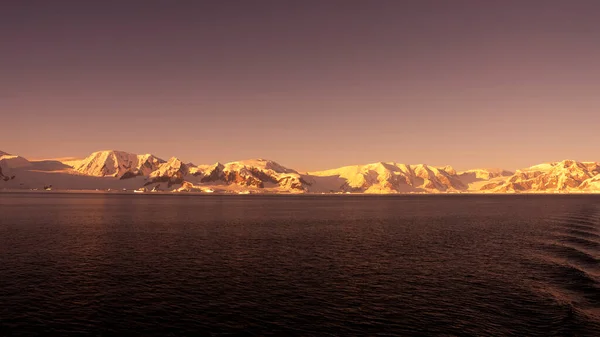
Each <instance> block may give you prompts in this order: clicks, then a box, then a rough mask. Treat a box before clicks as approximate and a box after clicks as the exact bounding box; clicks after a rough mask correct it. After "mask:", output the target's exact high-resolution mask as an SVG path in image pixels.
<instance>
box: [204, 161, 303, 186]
mask: <svg viewBox="0 0 600 337" xmlns="http://www.w3.org/2000/svg"><path fill="white" fill-rule="evenodd" d="M194 175H195V176H196V177H197V178H198V179H199V182H200V183H202V184H235V185H238V186H242V187H248V188H254V189H257V188H258V189H263V188H269V189H272V190H278V191H289V192H305V191H308V187H309V183H308V182H307V181H305V180H304V179H303V177H302V175H301V174H299V173H298V172H296V171H294V170H292V169H289V168H287V167H284V166H282V165H280V164H278V163H276V162H274V161H271V160H265V159H255V160H243V161H236V162H231V163H227V164H220V163H216V164H214V165H210V166H198V167H196V170H195V173H194Z"/></svg>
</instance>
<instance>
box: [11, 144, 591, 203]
mask: <svg viewBox="0 0 600 337" xmlns="http://www.w3.org/2000/svg"><path fill="white" fill-rule="evenodd" d="M0 189H2V190H18V189H33V190H36V189H54V190H121V191H122V190H127V191H137V192H143V191H152V190H154V191H170V192H201V193H242V194H247V193H369V194H394V193H527V192H531V193H595V192H600V163H597V162H578V161H574V160H564V161H561V162H550V163H543V164H540V165H535V166H532V167H529V168H525V169H521V170H517V171H516V172H510V171H507V170H502V169H473V170H466V171H461V172H458V171H456V170H455V169H453V168H452V167H451V166H443V167H438V166H430V165H426V164H418V165H408V164H398V163H394V162H379V163H372V164H366V165H354V166H346V167H341V168H336V169H331V170H326V171H317V172H299V171H296V170H294V169H291V168H287V167H285V166H282V165H280V164H278V163H276V162H274V161H271V160H266V159H253V160H242V161H235V162H230V163H225V164H222V163H215V164H212V165H194V164H192V163H185V162H183V161H181V160H180V159H178V158H175V157H173V158H170V159H169V160H163V159H161V158H158V157H156V156H154V155H152V154H142V155H140V154H133V153H128V152H124V151H114V150H108V151H98V152H94V153H92V154H90V155H89V156H88V157H86V158H62V159H50V160H28V159H26V158H23V157H21V156H18V155H12V154H9V153H6V152H3V151H0Z"/></svg>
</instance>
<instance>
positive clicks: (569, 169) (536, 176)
mask: <svg viewBox="0 0 600 337" xmlns="http://www.w3.org/2000/svg"><path fill="white" fill-rule="evenodd" d="M599 174H600V164H599V163H596V162H578V161H575V160H563V161H561V162H551V163H545V164H540V165H535V166H532V167H529V168H526V169H523V170H517V171H516V172H515V173H514V174H513V175H512V176H510V177H508V178H507V179H505V180H504V181H498V182H493V183H490V184H487V185H484V186H482V188H481V190H483V191H491V192H574V191H581V190H593V189H594V188H597V187H598V183H597V182H598V180H600V176H599Z"/></svg>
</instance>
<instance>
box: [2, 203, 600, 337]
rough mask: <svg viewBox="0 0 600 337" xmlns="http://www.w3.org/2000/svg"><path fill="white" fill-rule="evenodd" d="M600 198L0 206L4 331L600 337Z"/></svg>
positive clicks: (22, 333) (32, 333)
mask: <svg viewBox="0 0 600 337" xmlns="http://www.w3.org/2000/svg"><path fill="white" fill-rule="evenodd" d="M599 230H600V196H592V195H406V196H360V195H358V196H355V195H332V196H321V195H318V196H311V195H300V196H291V195H271V196H268V195H264V196H260V195H248V196H240V195H209V196H202V195H185V194H177V195H150V194H141V195H140V194H138V195H132V194H77V193H51V192H49V193H0V336H38V335H57V336H83V335H89V336H114V335H140V336H192V335H193V336H238V335H247V336H600V283H599V282H600V263H599V261H600V231H599Z"/></svg>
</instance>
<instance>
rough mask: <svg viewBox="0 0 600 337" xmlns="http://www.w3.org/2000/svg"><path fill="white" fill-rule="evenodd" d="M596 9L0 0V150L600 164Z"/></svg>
mask: <svg viewBox="0 0 600 337" xmlns="http://www.w3.org/2000/svg"><path fill="white" fill-rule="evenodd" d="M599 17H600V1H596V0H589V1H585V0H563V1H554V0H543V1H542V0H540V1H534V0H516V1H506V0H505V1H481V0H472V1H467V0H453V1H447V0H439V1H433V0H414V1H409V0H407V1H400V0H389V1H386V0H371V1H353V0H339V1H335V0H315V1H308V0H303V1H281V0H279V1H278V0H273V1H260V0H253V1H248V0H239V1H234V0H230V1H227V0H223V1H200V0H194V1H184V0H181V1H168V0H164V1H152V0H145V1H142V0H139V1H128V0H116V1H112V0H103V1H61V0H53V1H47V0H44V1H28V0H19V1H3V2H2V3H1V4H0V114H1V118H0V150H3V151H6V152H11V153H16V154H20V155H22V156H25V157H29V158H48V157H64V156H85V155H87V154H89V153H90V152H92V151H96V150H104V149H119V150H125V151H130V152H136V153H147V152H152V153H154V154H156V155H158V156H160V157H165V158H168V157H170V156H177V157H180V158H181V159H182V160H185V161H193V162H195V163H213V162H216V161H221V162H225V161H231V160H239V159H247V158H256V157H261V158H269V159H273V160H276V161H278V162H280V163H281V164H284V165H286V166H289V167H293V168H296V169H299V170H315V169H325V168H332V167H337V166H342V165H350V164H364V163H369V162H376V161H396V162H401V163H428V164H432V165H443V164H450V165H453V166H455V167H456V168H458V169H465V168H473V167H503V168H508V169H515V168H520V167H525V166H530V165H533V164H537V163H540V162H544V161H553V160H562V159H567V158H570V159H576V160H593V161H600V151H599V148H600V146H599V145H598V144H600V109H599V108H600V24H599V23H598V18H599Z"/></svg>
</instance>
